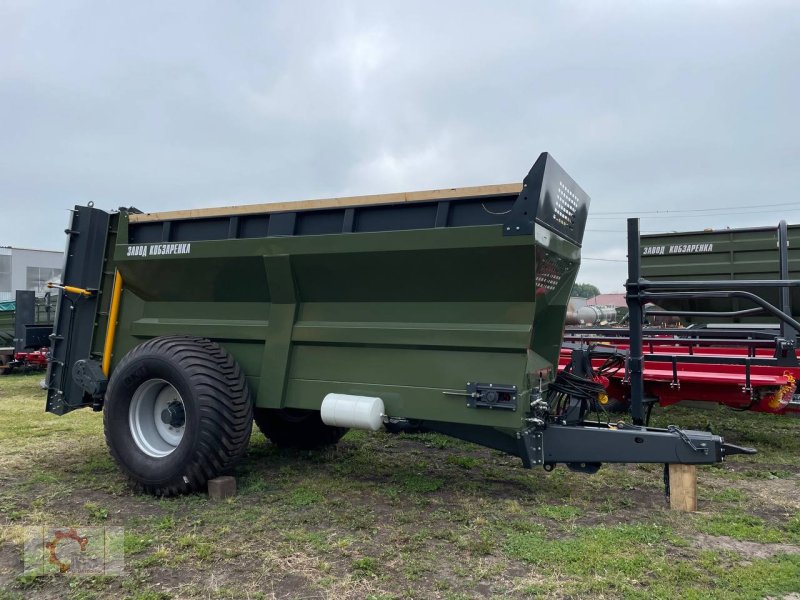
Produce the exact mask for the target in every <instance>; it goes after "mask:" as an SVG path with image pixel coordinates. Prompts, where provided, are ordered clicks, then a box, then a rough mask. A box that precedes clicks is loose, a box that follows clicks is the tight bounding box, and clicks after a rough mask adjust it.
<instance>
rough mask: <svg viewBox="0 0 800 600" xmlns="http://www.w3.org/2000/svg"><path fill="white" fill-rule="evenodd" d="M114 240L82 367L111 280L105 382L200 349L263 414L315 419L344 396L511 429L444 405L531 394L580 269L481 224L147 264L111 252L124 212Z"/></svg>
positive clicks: (206, 244) (553, 239) (561, 250)
mask: <svg viewBox="0 0 800 600" xmlns="http://www.w3.org/2000/svg"><path fill="white" fill-rule="evenodd" d="M114 221H118V222H114ZM111 229H112V230H114V229H116V230H117V235H116V236H114V237H113V238H112V239H111V240H110V242H109V245H108V258H109V260H108V262H107V267H106V269H105V270H104V273H105V276H104V283H103V285H102V287H101V290H100V294H101V302H100V308H99V310H98V319H97V324H96V326H95V331H94V334H93V353H92V355H93V356H94V357H95V358H98V359H99V358H100V357H101V356H102V348H103V341H104V339H105V331H106V325H107V324H106V317H105V315H106V314H107V312H108V302H109V301H110V296H111V293H110V290H111V274H113V268H114V267H115V268H117V269H119V271H120V273H121V274H122V276H123V278H124V282H125V283H124V291H123V294H122V302H121V309H120V316H119V321H118V323H119V324H118V328H117V335H116V340H115V345H114V354H113V358H112V362H111V365H112V373H113V369H114V367H115V366H116V365H117V364H118V363H119V361H120V360H121V358H122V357H123V356H124V355H125V354H126V353H127V352H128V351H129V350H131V349H132V348H133V347H135V346H136V345H138V344H140V343H142V342H143V341H144V340H146V339H149V338H151V337H154V336H160V335H171V334H188V335H197V336H202V337H208V338H211V339H213V340H215V341H218V342H219V343H220V344H222V345H223V346H224V347H225V348H227V349H228V350H229V351H230V352H231V353H232V354H233V355H234V357H235V358H236V359H237V361H238V362H239V363H240V364H241V365H242V367H243V369H244V371H245V373H246V374H247V378H248V381H249V384H250V387H251V390H252V392H253V394H254V396H255V402H256V404H257V405H258V406H262V407H294V408H309V409H319V407H320V404H321V402H322V399H323V398H324V396H325V395H326V394H328V393H330V392H340V393H348V394H358V395H368V396H379V397H381V398H382V399H383V401H384V403H385V406H386V410H387V413H388V414H389V415H391V416H398V417H406V418H414V419H426V420H439V421H449V422H456V423H466V424H474V425H489V426H494V427H502V428H512V429H519V428H521V427H522V425H523V419H524V418H525V417H526V416H527V413H526V411H525V402H524V400H521V401H520V403H519V408H518V409H517V410H515V411H510V410H496V411H495V410H485V409H484V410H478V409H474V408H467V406H466V397H465V396H458V395H451V394H446V393H445V392H454V393H455V392H464V391H465V388H466V385H467V383H468V382H470V381H480V382H489V383H498V384H509V385H516V386H517V387H518V388H519V389H520V390H530V389H532V388H538V386H539V373H540V371H541V370H543V369H544V370H547V369H550V373H552V367H553V365H554V364H555V363H556V361H557V358H558V351H559V347H560V342H561V331H562V328H563V323H564V316H565V307H566V303H567V301H568V299H569V293H570V290H571V286H572V284H573V282H574V279H575V275H576V273H577V269H578V266H579V259H580V251H579V247H578V246H576V245H575V244H573V243H570V242H568V241H566V240H564V239H562V238H560V237H558V236H556V235H555V234H553V233H552V232H550V231H549V230H547V229H545V228H543V227H541V226H539V225H536V227H535V232H534V235H523V236H504V235H503V231H502V226H500V225H488V226H476V227H458V228H452V229H421V230H413V231H391V232H379V233H356V234H339V235H319V236H293V237H271V238H260V239H233V240H217V241H193V242H191V254H189V255H164V256H148V257H146V258H144V257H140V256H128V245H127V244H122V243H120V244H117V243H115V242H116V240H125V239H127V238H128V215H127V214H126V213H124V212H123V213H121V214H119V215H117V216H115V217H114V219H113V220H112V225H111ZM537 274H538V277H537ZM548 377H549V376H548ZM545 384H546V380H545ZM525 397H526V395H525V393H523V394H522V395H521V399H524V398H525Z"/></svg>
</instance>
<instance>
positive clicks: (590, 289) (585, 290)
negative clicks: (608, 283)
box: [572, 283, 600, 298]
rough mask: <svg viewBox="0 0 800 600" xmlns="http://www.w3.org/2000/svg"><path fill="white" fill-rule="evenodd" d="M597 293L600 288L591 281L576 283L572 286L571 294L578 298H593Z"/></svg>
mask: <svg viewBox="0 0 800 600" xmlns="http://www.w3.org/2000/svg"><path fill="white" fill-rule="evenodd" d="M599 294H600V290H599V289H597V286H594V285H592V284H591V283H576V284H575V285H573V286H572V295H573V296H577V297H578V298H594V297H595V296H597V295H599Z"/></svg>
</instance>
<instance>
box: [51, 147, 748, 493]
mask: <svg viewBox="0 0 800 600" xmlns="http://www.w3.org/2000/svg"><path fill="white" fill-rule="evenodd" d="M588 209H589V197H588V196H587V194H586V193H585V192H584V191H583V190H582V189H581V188H580V187H579V186H578V185H577V184H576V183H575V182H574V181H573V180H572V178H571V177H570V176H569V175H567V173H566V172H565V171H564V170H563V169H562V168H561V167H560V166H559V165H558V164H557V163H556V162H555V160H553V158H552V157H551V156H549V155H548V154H546V153H545V154H542V155H541V156H540V157H539V159H538V160H537V161H536V163H535V164H534V165H533V167H532V169H531V170H530V172H529V173H528V174H527V176H526V177H525V179H524V181H523V183H522V184H511V185H494V186H484V187H478V188H462V189H446V190H438V191H431V192H415V193H401V194H389V195H383V196H365V197H358V198H337V199H332V200H312V201H305V202H291V203H272V204H261V205H251V206H234V207H227V208H219V209H194V210H186V211H178V212H162V213H142V212H140V211H139V210H137V209H135V208H120V209H119V210H118V211H112V212H106V211H103V210H100V209H99V208H96V207H94V206H92V205H89V206H76V207H75V209H74V211H73V213H72V217H71V222H70V225H69V228H68V230H67V234H68V242H67V253H66V264H65V267H64V270H63V273H64V276H63V281H64V284H65V285H64V286H63V287H62V288H61V290H60V292H59V304H58V310H57V316H56V323H55V331H54V333H53V347H52V355H53V359H52V362H51V365H50V368H49V371H48V376H47V385H48V389H47V410H48V411H50V412H52V413H55V414H57V415H64V414H66V413H68V412H70V411H72V410H75V409H77V408H81V407H91V408H92V409H93V410H96V411H101V410H102V412H103V420H104V426H105V436H106V440H107V443H108V446H109V448H110V452H111V455H112V456H113V457H114V459H115V460H116V462H117V463H118V465H119V467H120V468H121V470H122V471H124V472H125V473H126V474H127V476H128V477H129V479H130V480H131V482H132V484H133V485H134V486H135V487H136V488H138V489H140V490H144V491H147V492H150V493H153V494H158V495H171V494H177V493H185V492H190V491H195V490H202V489H204V487H205V485H206V482H207V481H208V480H209V479H210V478H213V477H216V476H218V475H220V474H222V473H224V472H226V471H229V470H230V469H231V468H232V467H233V466H234V465H235V464H236V462H237V460H239V458H240V457H241V456H242V455H243V453H244V452H245V450H246V448H247V445H248V442H249V438H250V432H251V429H252V422H253V420H255V423H256V424H257V425H258V426H259V427H260V428H261V430H262V431H263V432H264V433H265V434H266V436H267V437H268V438H269V439H270V440H271V441H272V442H273V443H275V444H277V445H280V446H289V447H299V448H314V447H317V446H322V445H326V444H332V443H335V442H336V441H338V440H339V438H340V437H341V436H342V435H343V434H344V432H345V431H346V430H347V428H352V427H356V428H364V429H371V430H377V429H379V428H381V427H382V426H383V425H384V424H385V423H387V422H388V421H394V422H397V421H400V420H404V419H407V420H413V421H414V422H416V423H419V424H421V426H423V427H425V428H426V429H428V430H431V431H437V432H441V433H443V434H446V435H450V436H454V437H457V438H461V439H464V440H468V441H471V442H476V443H478V444H482V445H485V446H488V447H491V448H495V449H498V450H501V451H503V452H506V453H508V454H511V455H515V456H518V457H520V458H521V460H522V463H523V464H524V465H525V466H527V467H532V466H536V465H538V466H542V467H544V468H546V469H548V470H549V469H552V468H553V467H554V466H555V465H556V464H559V463H561V464H566V465H567V466H569V467H570V468H572V469H574V470H578V471H583V472H587V473H591V472H594V471H596V470H597V468H599V466H600V465H601V464H602V463H615V462H616V463H630V462H638V463H665V464H710V463H717V462H720V461H722V460H723V459H724V458H725V457H726V456H728V455H731V454H736V453H740V452H745V451H750V450H748V449H742V448H738V447H736V446H733V445H730V444H727V443H725V442H724V441H723V439H722V438H721V437H719V436H717V435H712V434H711V433H709V432H705V431H688V430H687V431H682V430H680V429H678V428H675V427H670V428H667V429H655V428H648V427H645V426H643V425H641V424H638V425H637V424H623V423H619V424H613V423H612V424H609V423H602V422H595V421H591V420H589V414H590V412H591V411H592V410H595V409H596V408H597V399H598V397H599V394H600V393H601V392H602V387H599V386H598V384H597V383H596V382H595V381H593V380H592V376H591V372H590V371H589V370H587V368H586V360H585V359H586V357H585V355H583V354H581V352H580V351H577V352H576V358H575V361H574V364H573V365H572V366H571V367H570V369H567V371H566V372H565V373H562V374H558V373H557V364H558V357H559V349H560V346H561V342H562V332H563V327H564V319H565V312H566V306H567V302H568V300H569V294H570V291H571V289H572V285H573V283H574V282H575V276H576V274H577V271H578V266H579V264H580V249H581V242H582V238H583V233H584V226H585V223H586V218H587V214H588Z"/></svg>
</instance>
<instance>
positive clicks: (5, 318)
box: [0, 302, 14, 347]
mask: <svg viewBox="0 0 800 600" xmlns="http://www.w3.org/2000/svg"><path fill="white" fill-rule="evenodd" d="M10 304H13V302H11V303H10ZM13 345H14V311H13V310H4V311H0V347H8V346H13Z"/></svg>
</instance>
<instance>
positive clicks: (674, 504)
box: [669, 465, 697, 512]
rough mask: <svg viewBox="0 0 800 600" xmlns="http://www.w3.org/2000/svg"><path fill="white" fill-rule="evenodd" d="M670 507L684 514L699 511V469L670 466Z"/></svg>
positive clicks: (693, 466)
mask: <svg viewBox="0 0 800 600" xmlns="http://www.w3.org/2000/svg"><path fill="white" fill-rule="evenodd" d="M669 507H670V508H671V509H673V510H680V511H683V512H695V511H696V510H697V467H696V466H695V465H670V466H669Z"/></svg>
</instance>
